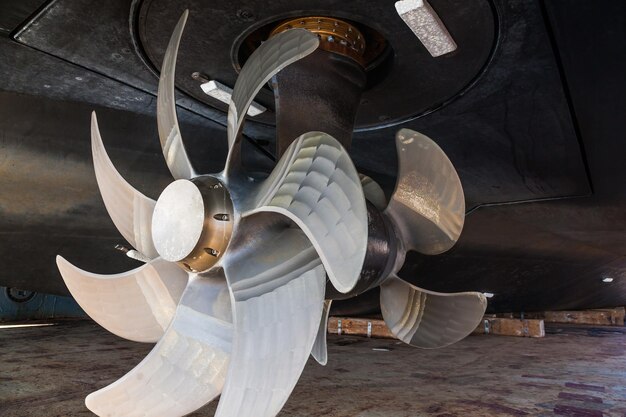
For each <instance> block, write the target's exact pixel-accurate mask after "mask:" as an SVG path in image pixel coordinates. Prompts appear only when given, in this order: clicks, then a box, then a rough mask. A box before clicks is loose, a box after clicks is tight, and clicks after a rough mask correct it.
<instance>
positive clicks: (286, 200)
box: [253, 132, 367, 293]
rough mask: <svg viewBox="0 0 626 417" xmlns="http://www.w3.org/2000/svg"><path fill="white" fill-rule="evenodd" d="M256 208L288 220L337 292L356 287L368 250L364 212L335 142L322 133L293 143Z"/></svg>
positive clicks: (357, 185)
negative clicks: (299, 231) (307, 242)
mask: <svg viewBox="0 0 626 417" xmlns="http://www.w3.org/2000/svg"><path fill="white" fill-rule="evenodd" d="M255 207H257V208H256V209H254V210H253V212H264V211H265V212H276V213H280V214H282V215H284V216H287V217H289V218H290V219H291V220H293V221H294V222H295V223H296V224H297V225H298V226H299V227H300V228H301V229H302V230H303V231H304V232H305V233H306V235H307V236H308V237H309V239H310V240H311V243H313V246H315V249H316V250H317V253H318V254H319V257H320V258H321V259H322V263H323V264H324V268H325V269H326V272H327V273H328V277H329V278H330V281H331V282H332V283H333V285H334V286H335V288H337V290H338V291H340V292H342V293H346V292H348V291H350V290H351V289H352V288H353V287H354V286H355V284H356V283H357V281H358V279H359V276H360V274H361V268H362V267H363V260H364V259H365V252H366V250H367V208H366V206H365V197H364V196H363V189H362V188H361V181H360V180H359V175H358V173H357V172H356V169H355V168H354V165H353V163H352V160H351V159H350V156H349V155H348V153H347V152H346V150H345V149H344V148H343V147H342V146H341V144H340V143H339V142H337V141H336V140H335V139H333V138H332V137H331V136H329V135H327V134H326V133H322V132H309V133H305V134H304V135H302V136H300V137H299V138H298V139H296V140H295V141H294V142H293V143H292V144H291V145H290V146H289V148H287V150H286V151H285V154H284V155H283V157H282V158H281V159H280V161H278V164H277V165H276V168H274V171H273V172H272V174H271V175H270V177H269V178H268V179H267V180H266V181H265V182H264V183H263V184H262V185H261V187H260V192H259V197H258V198H257V201H256V204H255Z"/></svg>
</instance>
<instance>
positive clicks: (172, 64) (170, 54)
mask: <svg viewBox="0 0 626 417" xmlns="http://www.w3.org/2000/svg"><path fill="white" fill-rule="evenodd" d="M188 15H189V11H188V10H185V12H184V13H183V15H182V16H181V17H180V20H179V21H178V23H177V24H176V27H175V28H174V32H173V33H172V37H171V38H170V42H169V44H168V45H167V50H166V51H165V56H164V57H163V65H162V67H161V76H160V78H159V90H158V93H157V123H158V126H159V139H160V140H161V148H162V149H163V156H164V157H165V162H166V163H167V167H168V168H169V170H170V172H171V173H172V176H173V177H174V179H177V180H179V179H186V180H188V179H191V178H193V177H195V176H196V173H195V171H194V169H193V166H192V165H191V162H190V161H189V157H188V156H187V151H186V150H185V145H184V144H183V138H182V136H181V134H180V128H179V127H178V117H177V116H176V96H175V94H174V83H175V77H174V75H175V70H176V56H177V55H178V46H179V45H180V38H181V36H182V34H183V29H184V28H185V23H186V22H187V16H188Z"/></svg>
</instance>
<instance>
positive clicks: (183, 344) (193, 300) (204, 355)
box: [85, 270, 233, 417]
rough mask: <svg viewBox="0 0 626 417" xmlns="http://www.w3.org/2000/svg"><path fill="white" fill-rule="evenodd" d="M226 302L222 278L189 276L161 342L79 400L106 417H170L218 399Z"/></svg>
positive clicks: (226, 338) (228, 328) (225, 351)
mask: <svg viewBox="0 0 626 417" xmlns="http://www.w3.org/2000/svg"><path fill="white" fill-rule="evenodd" d="M232 331H233V328H232V322H231V310H230V296H229V293H228V290H227V286H226V281H225V280H224V275H223V273H222V272H221V270H220V271H219V272H215V273H213V274H212V275H210V276H192V277H191V278H190V281H189V285H188V287H187V288H186V289H185V293H184V294H183V297H182V299H181V303H180V305H179V306H178V308H177V309H176V315H175V317H174V320H173V321H172V323H171V325H170V327H169V328H168V329H167V331H166V332H165V334H164V335H163V338H162V339H161V340H160V341H159V343H157V344H156V345H155V347H154V348H153V349H152V351H151V352H150V353H149V354H148V356H146V358H145V359H144V360H143V361H141V362H140V363H139V365H137V366H136V367H135V368H133V369H132V370H131V371H130V372H129V373H127V374H126V375H124V376H123V377H122V378H120V379H119V380H117V381H115V382H114V383H112V384H111V385H109V386H107V387H105V388H102V389H100V390H99V391H96V392H94V393H92V394H90V395H89V396H87V398H86V399H85V404H86V405H87V408H89V409H90V410H91V411H93V412H94V413H96V414H97V415H99V416H107V417H139V416H141V417H174V416H183V415H186V414H188V413H191V412H193V411H195V410H197V409H198V408H200V407H202V406H203V405H205V404H207V403H208V402H209V401H211V400H213V399H214V398H215V397H217V396H218V395H219V394H220V391H221V389H222V386H223V384H224V378H225V376H226V371H227V369H228V363H229V354H230V351H231V340H232Z"/></svg>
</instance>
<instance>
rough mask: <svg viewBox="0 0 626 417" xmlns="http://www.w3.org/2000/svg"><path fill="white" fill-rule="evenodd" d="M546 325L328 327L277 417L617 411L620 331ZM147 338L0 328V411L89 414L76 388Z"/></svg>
mask: <svg viewBox="0 0 626 417" xmlns="http://www.w3.org/2000/svg"><path fill="white" fill-rule="evenodd" d="M547 333H548V334H547V335H546V337H545V338H543V339H526V338H516V337H504V336H478V335H473V336H470V337H468V338H467V339H465V340H463V341H461V342H460V343H457V344H456V345H453V346H450V347H448V348H444V349H439V350H418V349H414V348H411V347H409V346H406V345H403V344H401V343H399V342H396V341H393V340H384V339H367V338H362V337H347V336H337V335H330V336H329V361H328V365H327V366H325V367H322V366H319V365H318V364H317V363H316V362H315V361H313V360H309V363H308V364H307V366H306V368H305V370H304V373H303V375H302V377H301V378H300V382H299V383H298V385H297V386H296V388H295V390H294V392H293V394H292V395H291V398H290V399H289V401H288V402H287V404H286V406H285V408H284V409H283V411H282V413H281V414H280V416H281V417H287V416H298V417H305V416H333V417H338V416H342V417H343V416H350V417H405V416H406V417H408V416H438V417H452V416H464V417H465V416H481V417H482V416H553V415H562V416H573V417H595V416H598V417H599V416H626V329H625V328H623V327H569V326H559V327H548V328H547ZM150 348H151V346H150V345H146V344H140V343H133V342H129V341H126V340H123V339H120V338H118V337H116V336H113V335H111V334H109V333H107V332H106V331H105V330H103V329H102V328H100V327H99V326H98V325H96V324H94V323H93V322H90V321H76V322H64V323H61V324H58V325H55V326H48V327H26V328H0V416H2V417H26V416H37V417H55V416H72V417H73V416H89V415H92V414H91V413H90V412H89V411H88V410H87V409H86V408H85V406H84V403H83V399H84V397H85V396H86V395H87V394H88V393H90V392H91V391H94V390H96V389H98V388H100V387H103V386H105V385H107V384H109V383H111V382H113V381H115V380H116V379H117V378H119V377H120V376H122V375H123V374H124V373H125V372H126V371H128V370H130V369H131V368H132V367H133V366H134V365H136V364H137V363H138V362H139V361H140V360H141V359H142V358H143V357H144V355H146V354H147V353H148V352H149V350H150ZM214 410H215V404H214V403H212V404H209V405H207V406H206V407H204V408H203V409H201V410H200V411H198V412H196V413H194V414H192V416H196V417H199V416H212V415H213V413H214Z"/></svg>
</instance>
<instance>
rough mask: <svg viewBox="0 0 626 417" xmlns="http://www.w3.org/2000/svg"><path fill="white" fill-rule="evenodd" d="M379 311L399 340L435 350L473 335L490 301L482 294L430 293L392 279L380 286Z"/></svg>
mask: <svg viewBox="0 0 626 417" xmlns="http://www.w3.org/2000/svg"><path fill="white" fill-rule="evenodd" d="M380 308H381V311H382V313H383V318H384V319H385V323H386V324H387V327H389V329H390V330H391V332H392V333H393V334H394V335H395V336H396V337H397V338H398V339H400V340H402V341H403V342H405V343H408V344H410V345H412V346H416V347H420V348H425V349H432V348H439V347H444V346H447V345H450V344H452V343H455V342H458V341H459V340H461V339H463V338H464V337H466V336H467V335H469V334H470V333H471V332H472V331H474V329H476V327H477V326H478V324H479V323H480V321H481V320H482V318H483V315H484V314H485V309H486V308H487V299H486V298H485V296H484V295H483V294H481V293H479V292H462V293H451V294H443V293H437V292H433V291H427V290H423V289H421V288H418V287H416V286H414V285H411V284H409V283H408V282H406V281H404V280H402V279H400V278H398V277H396V276H391V277H389V278H388V279H387V280H386V281H385V282H383V284H382V285H381V286H380Z"/></svg>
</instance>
